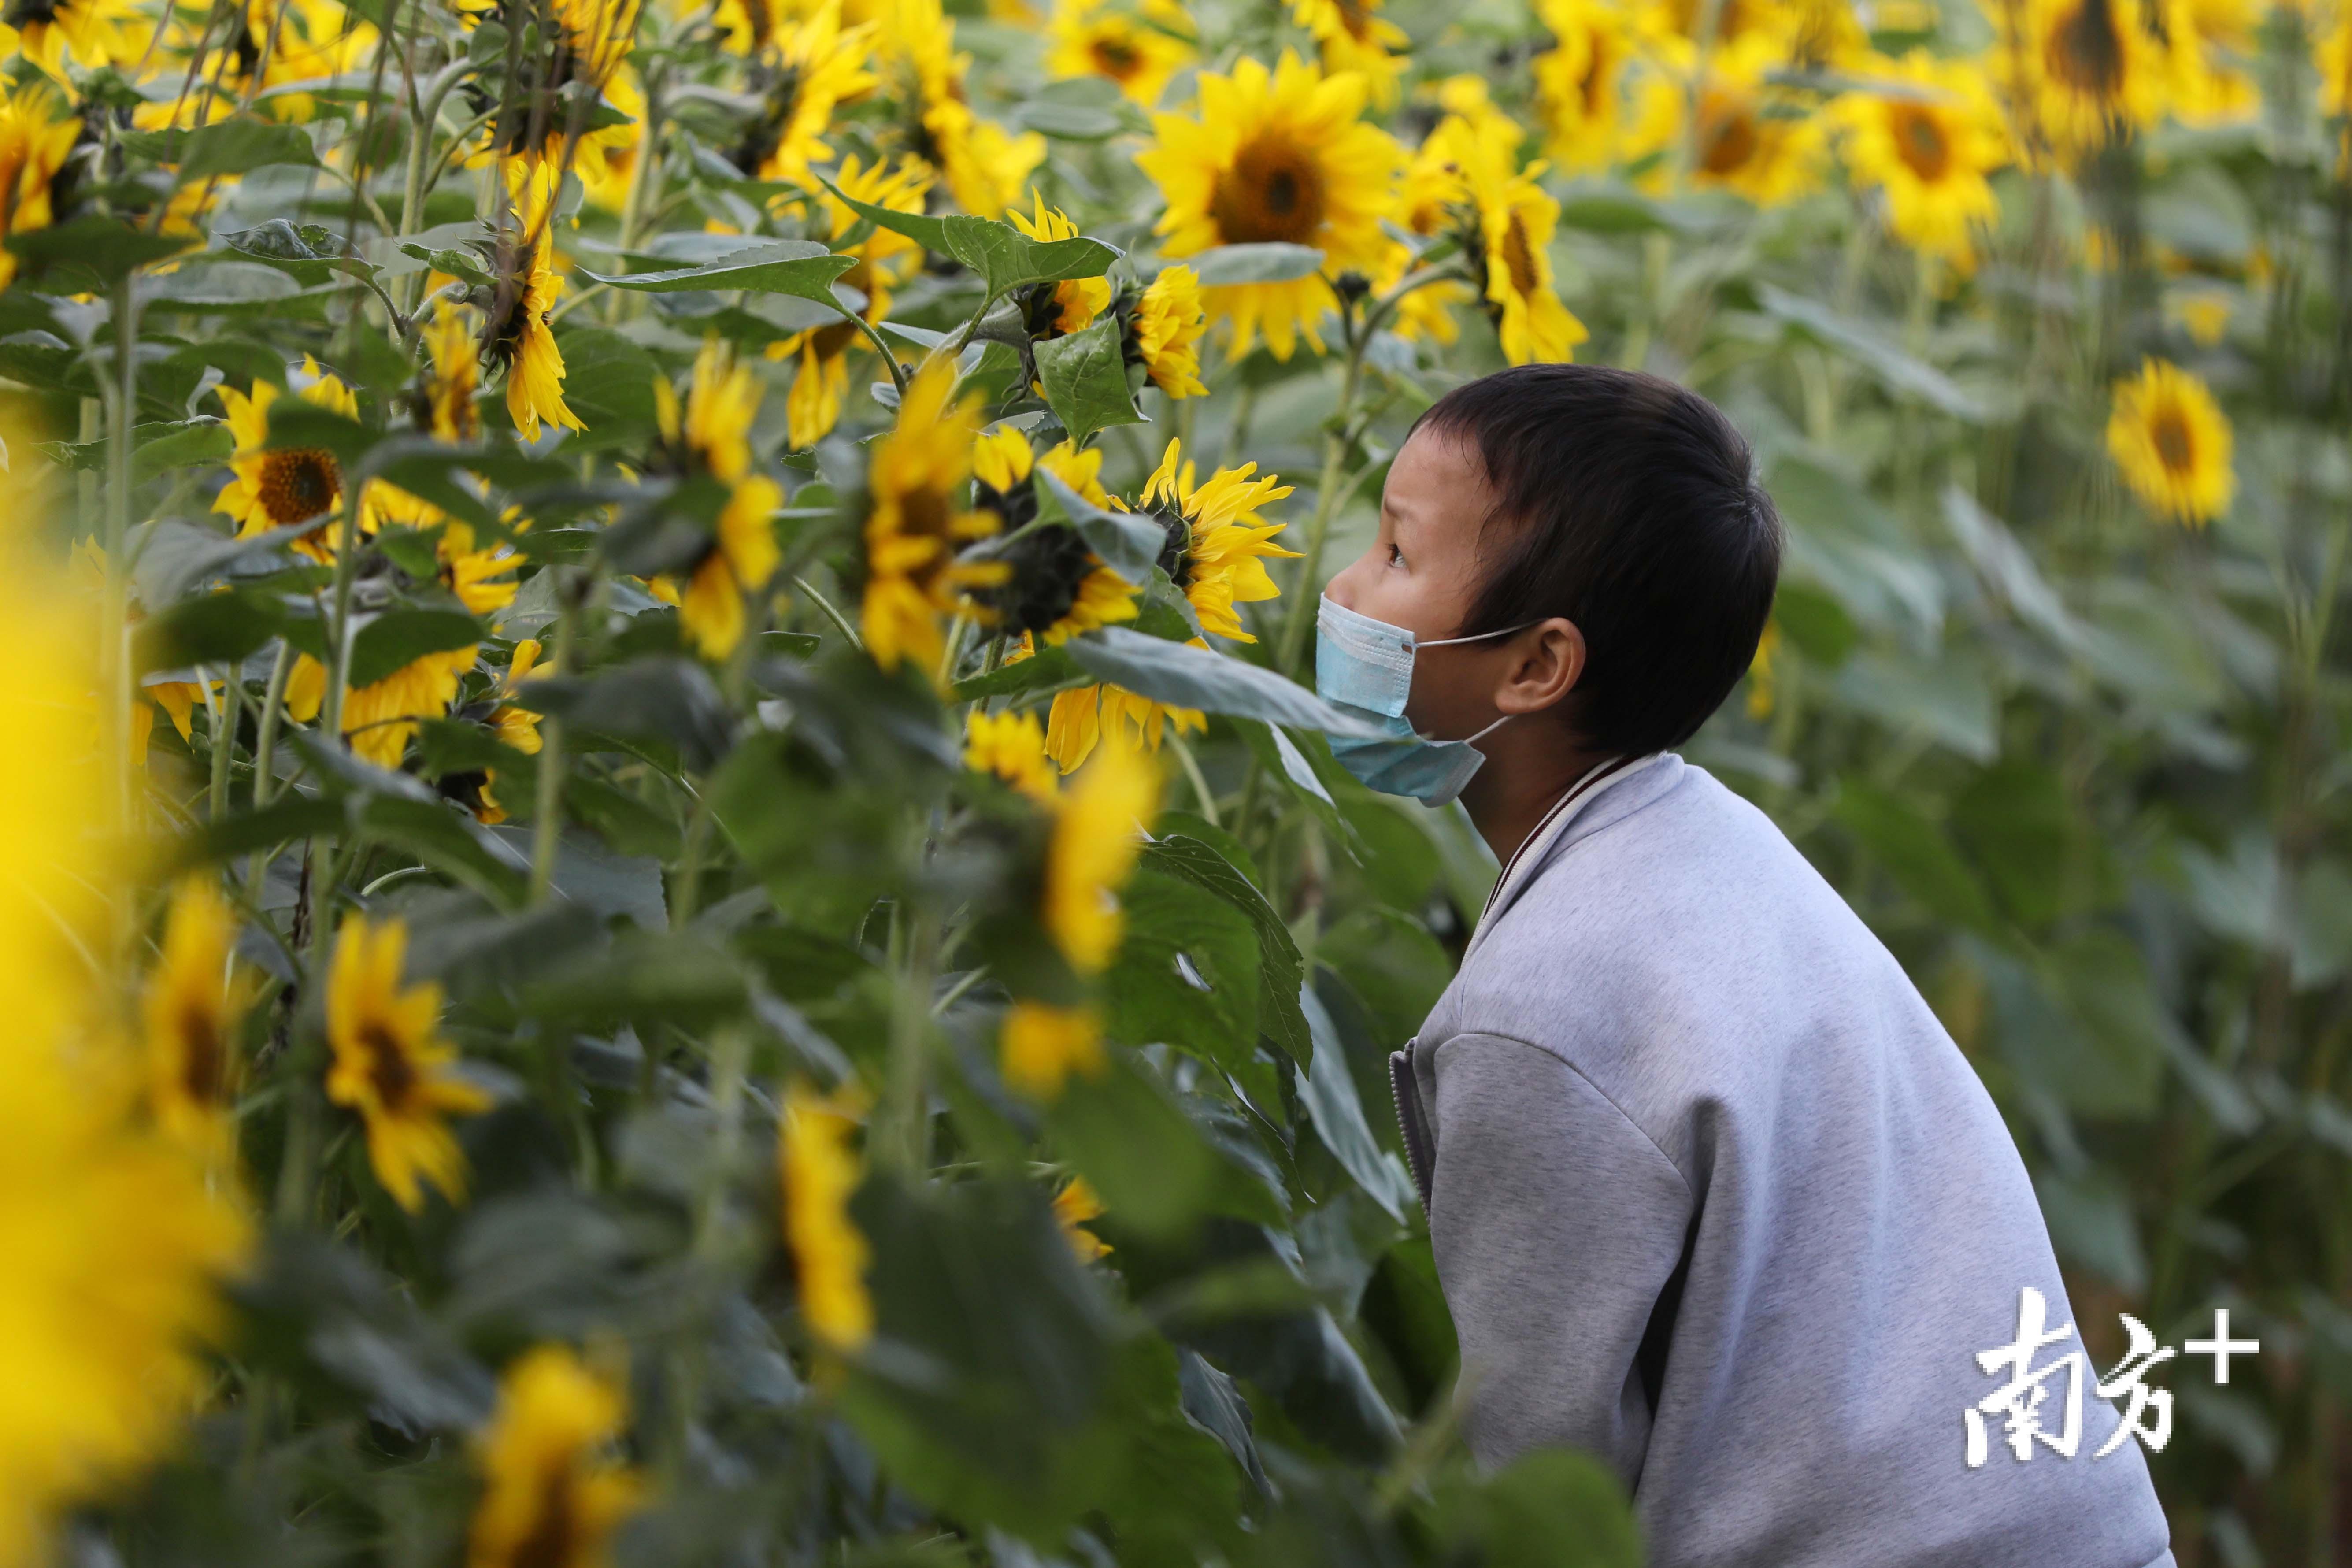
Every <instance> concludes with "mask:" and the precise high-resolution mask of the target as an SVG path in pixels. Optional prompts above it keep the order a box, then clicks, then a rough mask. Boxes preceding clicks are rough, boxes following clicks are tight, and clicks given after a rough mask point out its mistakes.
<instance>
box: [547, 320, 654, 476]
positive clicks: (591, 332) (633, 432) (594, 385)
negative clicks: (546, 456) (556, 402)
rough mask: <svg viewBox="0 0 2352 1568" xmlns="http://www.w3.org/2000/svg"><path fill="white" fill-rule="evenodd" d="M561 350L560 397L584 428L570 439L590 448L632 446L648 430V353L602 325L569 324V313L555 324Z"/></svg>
mask: <svg viewBox="0 0 2352 1568" xmlns="http://www.w3.org/2000/svg"><path fill="white" fill-rule="evenodd" d="M555 346H556V348H557V349H558V350H560V351H561V352H562V354H563V401H564V402H565V403H566V404H568V405H570V406H571V409H572V413H574V414H576V415H578V416H580V418H581V421H582V422H583V424H585V425H586V426H588V428H587V429H585V430H583V431H575V432H573V433H572V441H574V442H584V443H586V444H587V445H590V446H593V447H634V446H636V445H639V444H640V443H642V442H644V441H645V440H646V439H647V438H648V437H651V436H652V434H653V431H654V377H655V376H656V375H658V374H661V370H660V367H659V366H658V365H656V364H655V363H654V358H653V356H652V355H651V354H649V353H646V351H645V350H644V349H643V348H641V347H639V346H638V345H637V344H636V343H635V342H631V341H630V340H629V339H627V338H625V337H623V336H622V335H621V334H620V333H618V332H615V331H611V330H610V329H609V328H605V327H590V326H575V325H573V324H572V321H571V320H570V319H569V318H566V319H565V321H563V323H562V325H561V326H559V327H557V328H556V331H555Z"/></svg>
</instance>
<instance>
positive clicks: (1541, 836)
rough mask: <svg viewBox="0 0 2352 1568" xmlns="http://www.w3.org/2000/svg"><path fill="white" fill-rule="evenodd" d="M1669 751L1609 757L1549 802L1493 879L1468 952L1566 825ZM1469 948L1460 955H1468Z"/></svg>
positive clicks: (1532, 875)
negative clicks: (1529, 831) (1542, 813)
mask: <svg viewBox="0 0 2352 1568" xmlns="http://www.w3.org/2000/svg"><path fill="white" fill-rule="evenodd" d="M1674 754H1675V753H1673V752H1650V753H1649V754H1648V755H1647V756H1643V757H1635V758H1631V759H1628V758H1626V757H1623V756H1615V757H1611V758H1609V759H1608V760H1607V761H1605V762H1602V763H1599V764H1597V765H1595V766H1594V767H1593V768H1592V769H1591V771H1590V772H1588V773H1585V775H1584V776H1583V777H1582V778H1580V779H1578V780H1577V781H1576V783H1574V784H1570V786H1569V788H1568V791H1567V793H1566V794H1564V795H1561V796H1560V797H1559V800H1558V801H1556V802H1554V803H1553V805H1552V807H1551V809H1550V810H1549V811H1548V812H1546V813H1545V814H1544V816H1543V818H1542V820H1540V821H1539V822H1538V823H1537V824H1536V828H1535V831H1534V832H1532V833H1530V834H1528V837H1527V838H1526V839H1525V840H1524V841H1523V842H1521V844H1520V845H1519V847H1517V849H1515V850H1513V851H1512V852H1511V858H1510V860H1509V861H1508V862H1507V864H1506V865H1505V866H1504V867H1503V870H1502V874H1501V875H1500V876H1499V877H1497V878H1496V879H1495V888H1494V890H1493V891H1492V892H1490V893H1488V894H1487V895H1486V908H1485V909H1483V910H1480V911H1479V913H1478V923H1477V924H1476V925H1475V927H1473V928H1472V930H1471V932H1470V942H1469V949H1475V947H1476V946H1477V945H1478V942H1479V940H1480V939H1481V938H1483V937H1484V936H1485V935H1486V932H1487V931H1489V930H1490V929H1492V927H1493V926H1494V923H1495V921H1496V918H1497V917H1498V916H1499V915H1500V914H1501V913H1502V911H1503V910H1506V909H1508V908H1509V907H1510V906H1511V904H1512V903H1513V902H1514V901H1515V900H1517V897H1518V895H1519V894H1520V893H1521V892H1523V891H1524V890H1525V889H1526V888H1527V885H1528V882H1530V881H1531V880H1533V879H1534V878H1535V875H1536V873H1537V872H1538V870H1539V869H1541V868H1542V866H1543V864H1544V862H1545V861H1546V860H1547V859H1549V858H1550V852H1551V849H1552V847H1553V846H1554V845H1556V844H1558V843H1559V840H1560V837H1561V836H1562V835H1563V834H1564V833H1566V831H1567V830H1568V828H1569V826H1570V824H1572V823H1574V822H1575V821H1577V820H1578V819H1579V818H1580V817H1581V816H1584V815H1585V814H1586V812H1587V811H1588V810H1589V808H1590V807H1591V805H1592V803H1593V802H1594V801H1595V800H1598V799H1599V798H1600V797H1601V795H1604V794H1606V793H1607V792H1608V791H1609V790H1611V789H1613V788H1615V787H1616V786H1617V785H1619V784H1622V783H1624V782H1625V781H1626V780H1627V779H1630V778H1632V777H1633V776H1634V775H1635V774H1637V773H1647V772H1648V771H1649V770H1650V769H1651V768H1653V767H1654V766H1655V765H1656V764H1657V763H1662V762H1664V761H1665V760H1666V759H1667V758H1669V757H1672V756H1674ZM1469 949H1465V951H1464V956H1465V957H1467V956H1468V955H1469Z"/></svg>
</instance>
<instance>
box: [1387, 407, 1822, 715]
mask: <svg viewBox="0 0 2352 1568" xmlns="http://www.w3.org/2000/svg"><path fill="white" fill-rule="evenodd" d="M1414 428H1415V429H1422V428H1427V429H1429V430H1431V431H1433V432H1435V433H1438V434H1441V435H1448V436H1453V437H1458V438H1459V439H1461V440H1462V441H1463V442H1464V443H1465V445H1466V446H1468V447H1471V448H1472V449H1474V450H1475V451H1476V452H1477V454H1478V456H1479V458H1480V459H1481V460H1482V461H1483V462H1484V463H1485V465H1486V479H1487V482H1488V483H1489V484H1490V485H1492V486H1493V487H1494V490H1495V494H1496V500H1497V502H1498V505H1497V507H1496V514H1495V516H1493V517H1490V518H1489V519H1488V520H1487V521H1488V523H1490V524H1491V523H1493V522H1495V521H1503V522H1504V523H1505V524H1506V525H1507V528H1508V533H1507V537H1506V538H1505V539H1504V542H1503V543H1502V546H1501V548H1500V550H1499V551H1498V552H1496V554H1495V556H1494V558H1493V560H1492V563H1491V564H1490V566H1489V567H1488V569H1487V571H1486V584H1485V586H1484V587H1482V588H1481V589H1480V590H1479V592H1478V595H1477V597H1476V598H1475V600H1474V601H1473V602H1472V604H1471V606H1470V616H1469V619H1468V620H1466V621H1465V622H1464V624H1463V626H1462V627H1461V629H1460V630H1459V631H1458V632H1456V633H1455V634H1454V635H1455V636H1457V637H1475V636H1477V635H1478V634H1480V633H1482V632H1493V631H1499V630H1501V629H1502V628H1504V627H1506V626H1517V625H1519V624H1521V623H1523V622H1527V621H1534V620H1540V619H1542V618H1544V617H1545V616H1567V617H1568V618H1569V619H1570V620H1571V621H1574V622H1575V623H1576V625H1577V626H1578V628H1579V629H1580V630H1581V631H1582V632H1583V633H1584V640H1585V647H1586V662H1585V668H1584V673H1583V675H1582V676H1581V677H1580V679H1578V681H1577V684H1576V689H1575V691H1574V692H1573V693H1572V694H1571V695H1570V700H1569V701H1568V702H1567V703H1565V704H1563V705H1562V706H1563V711H1565V712H1567V713H1568V714H1569V716H1570V722H1572V723H1573V724H1574V725H1575V726H1576V730H1577V733H1578V735H1579V737H1580V739H1581V740H1582V741H1583V742H1584V743H1585V744H1587V745H1589V746H1591V747H1592V748H1594V749H1596V750H1599V751H1604V752H1622V753H1625V754H1627V755H1632V756H1641V755H1643V754H1644V753H1647V752H1655V751H1662V750H1664V749H1665V748H1666V747H1668V746H1675V745H1680V744H1681V743H1682V742H1685V741H1687V740H1688V739H1690V737H1691V736H1692V735H1694V734H1695V733H1696V732H1697V731H1698V727H1699V726H1700V725H1701V724H1703V723H1705V722H1706V718H1707V715H1708V714H1710V713H1713V712H1714V711H1715V710H1716V708H1717V706H1718V705H1719V704H1721V702H1722V701H1723V700H1724V698H1725V697H1727V696H1728V695H1729V694H1730V691H1731V689H1732V688H1733V687H1734V686H1736V685H1738V682H1739V678H1740V676H1741V675H1742V674H1743V673H1745V672H1746V670H1747V668H1748V664H1749V663H1750V661H1752V660H1753V659H1754V658H1755V657H1756V644H1757V640H1758V639H1759V637H1762V636H1763V635H1764V622H1765V618H1766V617H1767V616H1769V615H1770V614H1771V610H1772V591H1773V587H1774V585H1775V584H1777V583H1778V581H1779V579H1780V549H1781V541H1782V534H1781V525H1780V513H1779V512H1778V511H1777V510H1774V508H1773V505H1772V498H1771V497H1769V496H1768V495H1766V494H1765V493H1764V488H1763V487H1762V486H1761V485H1759V484H1758V483H1757V482H1756V479H1754V477H1753V475H1752V472H1751V470H1752V469H1753V468H1754V466H1755V456H1754V454H1753V453H1752V452H1751V451H1750V450H1749V448H1748V442H1747V439H1746V438H1745V437H1742V436H1741V435H1740V434H1739V432H1738V430H1735V429H1734V428H1732V425H1731V421H1730V420H1728V419H1726V418H1725V417H1724V416H1723V414H1722V412H1721V411H1720V410H1719V409H1717V407H1716V406H1715V405H1713V404H1712V403H1709V402H1708V401H1707V400H1706V398H1704V397H1701V396H1699V395H1698V394H1696V393H1695V392H1692V391H1690V390H1688V389H1687V388H1685V387H1681V386H1677V385H1675V384H1674V383H1673V382H1671V381H1665V380H1663V379H1661V378H1660V377H1657V376H1654V375H1645V374H1642V373H1641V372H1639V371H1631V370H1616V369H1612V368H1610V367H1609V366H1606V365H1586V364H1528V365H1518V366H1516V367H1514V368H1512V369H1510V370H1506V371H1501V372H1498V373H1496V374H1493V375H1489V376H1485V377H1482V378H1481V379H1479V380H1477V381H1474V382H1471V383H1470V384H1467V385H1465V386H1458V387H1456V388H1454V390H1453V391H1452V392H1449V393H1447V394H1446V395H1444V397H1443V398H1441V399H1439V400H1438V402H1437V403H1436V404H1435V405H1433V406H1432V407H1431V408H1430V409H1429V411H1428V412H1427V413H1425V414H1423V416H1421V418H1420V419H1419V420H1418V421H1417V422H1416V423H1415V426H1414ZM1482 544H1483V537H1482Z"/></svg>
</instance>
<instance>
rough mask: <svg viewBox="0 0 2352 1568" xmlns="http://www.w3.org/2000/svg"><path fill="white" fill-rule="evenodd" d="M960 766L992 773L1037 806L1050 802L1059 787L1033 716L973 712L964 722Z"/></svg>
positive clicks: (1029, 714)
mask: <svg viewBox="0 0 2352 1568" xmlns="http://www.w3.org/2000/svg"><path fill="white" fill-rule="evenodd" d="M963 765H964V766H965V767H968V768H970V769H971V771H972V772H973V773H992V774H994V775H995V776H996V777H998V778H1000V779H1003V781H1004V782H1005V783H1006V784H1011V785H1012V786H1013V788H1014V789H1017V790H1019V791H1020V792H1021V793H1022V794H1023V795H1027V796H1028V797H1029V798H1030V799H1032V800H1034V801H1038V802H1040V803H1047V802H1051V801H1052V800H1053V798H1054V795H1055V792H1056V791H1057V790H1059V789H1060V787H1061V783H1060V780H1059V779H1057V778H1056V777H1055V773H1054V766H1053V762H1052V759H1050V758H1048V757H1047V756H1046V755H1045V728H1044V727H1043V726H1042V725H1040V724H1039V723H1038V722H1037V715H1035V714H1034V713H983V712H982V711H981V710H979V709H978V708H974V709H973V710H971V714H970V716H969V717H968V718H967V719H966V720H965V721H964V742H963Z"/></svg>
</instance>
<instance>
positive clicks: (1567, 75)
mask: <svg viewBox="0 0 2352 1568" xmlns="http://www.w3.org/2000/svg"><path fill="white" fill-rule="evenodd" d="M1540 12H1541V15H1542V17H1543V23H1544V26H1547V27H1549V28H1550V29H1551V32H1552V36H1553V37H1555V38H1557V39H1558V40H1559V46H1558V47H1555V48H1551V49H1548V50H1546V51H1545V52H1544V53H1542V54H1540V55H1538V56H1537V57H1536V59H1535V75H1536V114H1537V117H1538V121H1540V122H1541V124H1542V126H1543V133H1544V146H1545V150H1546V151H1547V152H1549V153H1550V155H1551V160H1552V162H1553V163H1557V164H1559V166H1560V167H1561V168H1562V169H1563V170H1566V171H1568V172H1569V173H1570V174H1583V173H1586V172H1588V171H1591V170H1594V169H1604V168H1607V167H1608V166H1609V164H1610V163H1611V162H1612V160H1613V159H1614V158H1615V157H1616V156H1617V148H1618V143H1619V142H1620V141H1621V140H1622V136H1623V134H1624V110H1623V98H1624V81H1625V75H1626V68H1627V66H1628V65H1629V64H1630V63H1632V62H1633V60H1634V59H1635V58H1636V55H1635V50H1634V44H1633V30H1632V28H1631V26H1629V25H1628V23H1627V21H1626V17H1625V14H1624V12H1623V11H1622V10H1621V9H1619V8H1618V7H1617V6H1615V5H1609V4H1607V3H1606V0H1544V4H1543V5H1541V6H1540Z"/></svg>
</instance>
